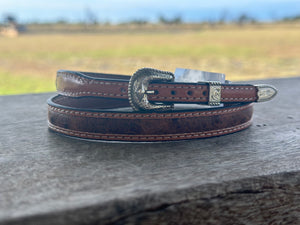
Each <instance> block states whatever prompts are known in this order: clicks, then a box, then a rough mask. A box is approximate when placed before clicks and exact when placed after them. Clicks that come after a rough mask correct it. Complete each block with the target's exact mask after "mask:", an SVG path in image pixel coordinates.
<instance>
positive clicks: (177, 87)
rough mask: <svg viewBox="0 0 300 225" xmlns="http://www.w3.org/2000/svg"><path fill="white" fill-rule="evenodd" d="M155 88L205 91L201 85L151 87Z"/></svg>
mask: <svg viewBox="0 0 300 225" xmlns="http://www.w3.org/2000/svg"><path fill="white" fill-rule="evenodd" d="M150 86H151V87H153V88H169V89H203V87H202V86H200V85H195V86H179V85H150Z"/></svg>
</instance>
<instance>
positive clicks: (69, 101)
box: [48, 71, 257, 141]
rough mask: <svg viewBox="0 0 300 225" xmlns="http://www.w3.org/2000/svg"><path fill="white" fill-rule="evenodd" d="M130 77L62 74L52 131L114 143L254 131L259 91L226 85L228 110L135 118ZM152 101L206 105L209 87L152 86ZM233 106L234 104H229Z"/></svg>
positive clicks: (178, 110)
mask: <svg viewBox="0 0 300 225" xmlns="http://www.w3.org/2000/svg"><path fill="white" fill-rule="evenodd" d="M129 79H130V76H122V75H111V74H96V73H87V72H76V71H58V74H57V83H56V84H57V90H58V92H59V95H57V96H55V97H53V98H51V99H49V100H48V105H49V106H48V124H49V128H50V129H51V130H52V131H55V132H58V133H61V134H65V135H68V136H72V137H77V138H84V139H92V140H109V141H171V140H184V139H196V138H206V137H213V136H220V135H225V134H230V133H234V132H237V131H240V130H243V129H245V128H247V127H249V126H250V124H251V118H252V113H253V104H251V103H250V102H253V101H256V100H257V89H256V87H255V86H252V85H222V93H221V98H222V102H224V103H227V104H226V106H224V107H214V108H203V107H201V106H197V105H196V106H195V105H193V106H192V108H191V107H186V106H185V107H183V106H178V107H175V109H174V110H172V111H166V112H155V111H151V112H147V111H145V112H136V111H133V110H132V109H131V107H130V104H129V101H128V94H127V91H128V90H127V89H128V82H129ZM149 89H151V90H154V91H155V92H156V94H154V95H149V100H151V101H159V102H175V103H178V102H180V103H206V102H207V101H208V95H209V93H208V92H209V91H208V90H209V89H208V85H207V84H204V83H203V84H201V83H199V84H198V83H197V84H193V83H191V84H187V83H175V82H172V83H171V82H170V83H165V82H161V83H151V84H150V85H149ZM228 103H230V104H228Z"/></svg>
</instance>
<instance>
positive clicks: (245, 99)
mask: <svg viewBox="0 0 300 225" xmlns="http://www.w3.org/2000/svg"><path fill="white" fill-rule="evenodd" d="M221 99H222V100H241V101H247V100H254V99H255V98H254V97H251V98H221Z"/></svg>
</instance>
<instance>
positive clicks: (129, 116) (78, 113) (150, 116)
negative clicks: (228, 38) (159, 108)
mask: <svg viewBox="0 0 300 225" xmlns="http://www.w3.org/2000/svg"><path fill="white" fill-rule="evenodd" d="M250 106H251V105H246V106H240V107H235V108H229V109H220V110H216V111H202V112H188V113H187V112H182V113H159V114H153V113H151V114H136V113H106V112H101V113H94V112H84V111H76V110H68V109H60V108H57V107H54V106H49V110H51V111H54V112H58V113H63V114H67V115H75V116H83V117H95V118H120V119H124V118H126V119H139V118H143V119H153V118H154V119H155V118H175V117H176V118H182V117H197V116H211V115H220V114H226V113H232V112H236V111H239V110H243V109H245V108H248V107H250Z"/></svg>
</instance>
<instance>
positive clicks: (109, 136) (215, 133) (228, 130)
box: [48, 120, 252, 141]
mask: <svg viewBox="0 0 300 225" xmlns="http://www.w3.org/2000/svg"><path fill="white" fill-rule="evenodd" d="M251 122H252V121H251V120H249V121H247V122H245V123H243V124H240V125H237V126H233V127H227V128H223V129H219V130H213V131H200V132H193V133H183V134H167V135H122V134H95V133H89V132H82V131H70V130H68V129H64V128H60V127H58V126H55V125H53V124H51V123H50V122H49V121H48V126H49V128H50V129H52V130H54V131H56V132H60V133H64V134H67V135H71V136H77V137H82V138H94V139H105V140H139V141H142V140H171V139H185V138H189V139H191V138H203V137H212V136H218V135H224V134H229V133H233V132H236V131H239V130H242V129H244V128H246V127H248V126H250V125H251Z"/></svg>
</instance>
